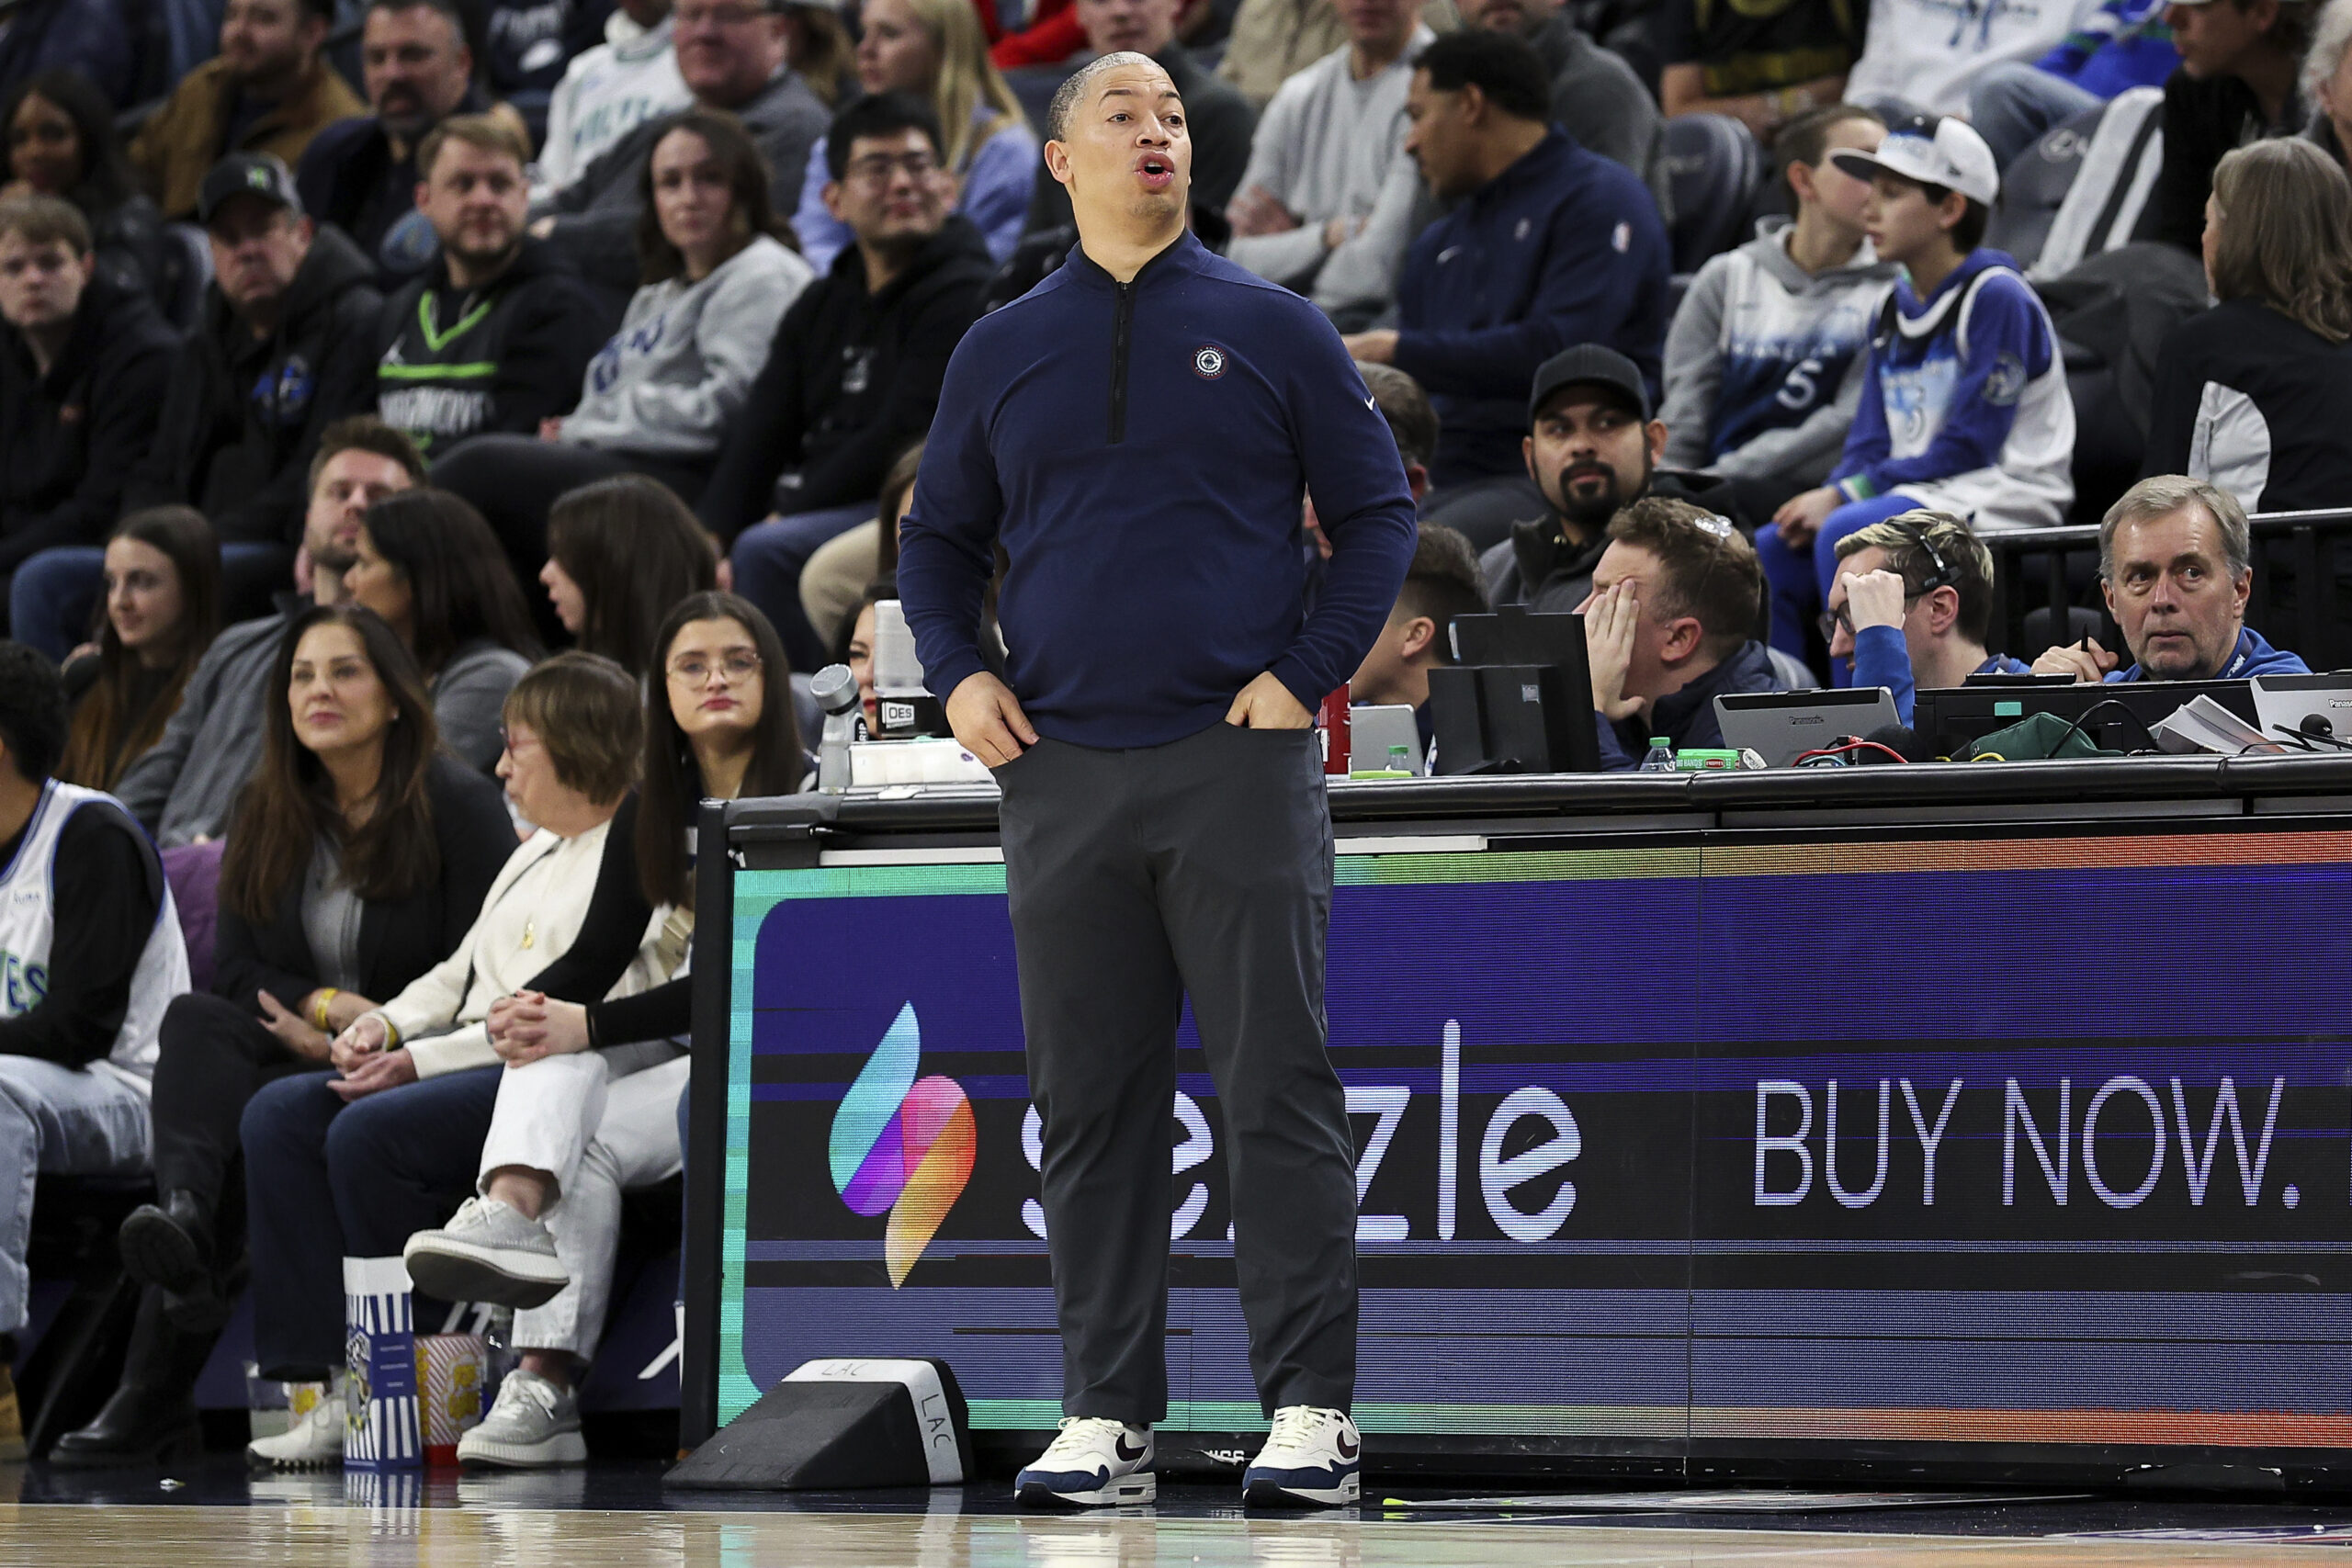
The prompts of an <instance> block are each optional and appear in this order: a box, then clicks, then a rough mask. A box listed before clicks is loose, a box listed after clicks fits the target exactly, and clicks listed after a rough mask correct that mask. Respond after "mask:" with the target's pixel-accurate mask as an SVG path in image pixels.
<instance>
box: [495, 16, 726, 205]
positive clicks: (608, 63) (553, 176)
mask: <svg viewBox="0 0 2352 1568" xmlns="http://www.w3.org/2000/svg"><path fill="white" fill-rule="evenodd" d="M670 29H671V17H670V0H623V3H622V4H620V5H618V6H615V7H614V8H613V14H612V15H611V16H609V17H605V41H604V42H602V43H600V44H598V45H596V46H595V47H594V49H587V50H582V51H581V52H580V53H578V54H575V55H573V56H572V57H571V62H570V63H569V64H567V65H566V66H565V67H564V70H563V80H562V81H560V82H559V83H557V84H556V88H555V91H554V93H553V94H552V95H551V96H549V97H548V122H547V133H546V134H545V135H544V136H543V137H541V138H540V140H539V161H538V164H537V168H536V169H535V170H534V171H533V173H534V175H535V177H536V183H535V185H534V186H533V187H532V191H531V198H532V200H533V201H534V202H535V203H538V204H541V205H548V204H551V203H552V201H553V200H554V197H555V195H556V193H557V192H558V191H562V190H567V189H569V188H571V183H572V182H573V181H574V180H576V179H578V178H579V177H580V176H581V175H582V174H583V173H584V172H586V170H587V167H588V165H589V164H593V163H594V162H595V161H596V158H597V156H598V155H599V154H601V153H602V152H604V151H605V149H606V148H608V147H610V146H612V144H613V143H614V142H616V141H619V140H620V139H621V138H622V137H624V136H627V135H628V133H629V132H630V131H632V130H636V129H637V128H638V127H639V126H640V125H642V124H644V123H645V122H646V121H647V120H650V119H659V118H661V117H662V116H663V115H667V114H675V113H677V111H678V110H680V109H682V108H684V107H686V106H687V105H688V104H690V103H692V102H694V94H693V93H691V92H689V91H688V90H687V88H686V79H685V78H684V76H681V75H680V74H678V51H676V50H675V49H674V48H673V47H672V42H671V30H670Z"/></svg>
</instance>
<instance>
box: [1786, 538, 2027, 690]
mask: <svg viewBox="0 0 2352 1568" xmlns="http://www.w3.org/2000/svg"><path fill="white" fill-rule="evenodd" d="M1992 626H1993V552H1992V551H1990V550H1988V549H1986V548H1985V546H1984V542H1983V541H1982V540H1980V539H1978V538H1977V536H1976V535H1975V533H1974V531H1973V530H1972V529H1971V528H1970V527H1969V526H1968V525H1967V524H1966V523H1963V522H1962V521H1961V520H1960V519H1959V518H1957V517H1954V516H1953V515H1951V513H1948V512H1929V511H1926V510H1921V511H1918V512H1906V513H1903V514H1902V515H1901V516H1900V517H1890V518H1889V519H1887V520H1886V521H1885V522H1883V523H1873V524H1871V525H1870V526H1869V527H1867V528H1864V529H1861V530H1860V531H1859V532H1856V533H1852V534H1849V535H1847V536H1845V537H1844V538H1843V539H1840V540H1838V575H1837V577H1836V578H1835V579H1833V580H1832V581H1831V582H1830V584H1829V609H1828V611H1827V613H1826V614H1825V615H1823V616H1822V617H1821V635H1822V637H1823V639H1824V640H1826V642H1827V643H1828V644H1829V657H1830V658H1831V659H1832V660H1840V659H1850V660H1853V664H1854V684H1855V685H1857V686H1883V687H1885V688H1886V689H1887V691H1888V693H1889V694H1891V695H1893V697H1894V712H1895V716H1897V717H1899V718H1900V719H1902V720H1903V722H1904V723H1905V724H1908V723H1910V722H1911V708H1912V701H1913V698H1914V695H1915V694H1916V693H1917V689H1918V688H1919V687H1921V686H1925V687H1928V689H1930V690H1935V689H1938V688H1941V687H1946V686H1957V685H1959V684H1960V683H1961V682H1962V681H1964V680H1966V679H1967V678H1968V677H1969V676H1971V675H1977V674H1997V675H2022V674H2025V673H2026V672H2027V671H2026V667H2025V666H2024V665H2022V664H2020V663H2018V661H2017V660H2014V659H2011V658H2010V657H2009V656H2008V655H2007V654H2006V653H1987V652H1986V651H1985V637H1987V635H1989V634H1990V632H1991V630H1992Z"/></svg>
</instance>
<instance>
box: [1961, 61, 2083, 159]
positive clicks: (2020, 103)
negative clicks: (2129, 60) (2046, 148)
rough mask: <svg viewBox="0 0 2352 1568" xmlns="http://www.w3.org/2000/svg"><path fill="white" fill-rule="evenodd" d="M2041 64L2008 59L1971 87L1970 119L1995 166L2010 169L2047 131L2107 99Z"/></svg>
mask: <svg viewBox="0 0 2352 1568" xmlns="http://www.w3.org/2000/svg"><path fill="white" fill-rule="evenodd" d="M2105 101H2106V100H2104V99H2102V98H2101V97H2100V96H2098V94H2096V93H2086V92H2085V91H2084V90H2083V89H2082V88H2080V87H2077V86H2075V85H2074V84H2073V83H2072V82H2069V81H2066V80H2064V78H2063V77H2058V76H2052V74H2051V73H2049V72H2047V71H2044V70H2042V69H2041V67H2040V66H2038V65H2030V64H2028V63H2026V62H2023V61H2019V60H2010V61H2004V62H2002V63H2000V64H1998V65H1990V66H1987V67H1985V70H1984V72H1983V73H1981V74H1980V75H1978V77H1977V78H1976V85H1974V86H1973V87H1972V88H1970V89H1969V94H1968V121H1969V123H1970V124H1971V125H1973V126H1974V127H1975V128H1976V134H1977V135H1979V136H1982V137H1983V138H1984V139H1985V146H1987V147H1990V148H1991V149H1992V150H1993V165H1994V167H1996V168H2000V169H2006V168H2007V167H2008V166H2009V165H2010V164H2012V163H2014V162H2016V161H2017V160H2018V157H2020V156H2021V155H2023V153H2024V152H2025V150H2026V149H2027V148H2029V147H2030V146H2032V145H2033V144H2034V143H2035V142H2036V141H2040V140H2041V136H2042V134H2043V133H2044V132H2045V131H2049V130H2055V129H2057V128H2058V127H2059V126H2062V125H2064V124H2065V123H2066V122H2067V121H2068V120H2070V119H2072V118H2075V116H2076V115H2078V114H2080V113H2082V112H2083V111H2084V110H2085V109H2095V108H2097V107H2098V106H2099V105H2100V104H2101V103H2103V102H2105Z"/></svg>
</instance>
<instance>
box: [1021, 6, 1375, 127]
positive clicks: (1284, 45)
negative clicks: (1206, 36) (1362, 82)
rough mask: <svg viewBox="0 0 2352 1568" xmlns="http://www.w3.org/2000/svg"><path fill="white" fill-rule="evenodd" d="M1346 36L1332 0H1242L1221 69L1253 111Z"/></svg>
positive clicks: (1222, 74) (1236, 8)
mask: <svg viewBox="0 0 2352 1568" xmlns="http://www.w3.org/2000/svg"><path fill="white" fill-rule="evenodd" d="M1347 41H1348V33H1347V27H1346V25H1345V24H1344V23H1342V22H1341V21H1340V12H1339V7H1338V6H1334V5H1333V4H1332V3H1331V0H1241V4H1240V5H1239V6H1237V7H1235V9H1234V12H1233V30H1232V32H1231V33H1230V34H1229V35H1228V36H1227V39H1226V44H1225V58H1224V59H1223V60H1222V61H1220V62H1218V64H1217V68H1216V73H1217V75H1218V76H1219V77H1220V78H1221V79H1223V80H1225V81H1227V82H1230V83H1232V84H1233V85H1235V86H1236V87H1238V88H1239V89H1240V90H1241V96H1242V98H1243V99H1244V100H1245V101H1246V102H1247V103H1248V104H1249V105H1250V109H1251V111H1252V112H1253V113H1254V112H1258V111H1261V110H1263V109H1264V108H1265V107H1266V106H1267V105H1268V104H1269V103H1271V102H1272V101H1273V96H1274V95H1275V94H1276V93H1277V92H1279V91H1281V90H1282V85H1283V83H1285V82H1287V81H1289V80H1290V79H1291V78H1292V77H1294V76H1295V75H1297V74H1298V73H1300V72H1302V71H1304V70H1306V68H1307V67H1308V66H1310V65H1312V64H1314V63H1315V62H1317V61H1318V60H1321V59H1323V58H1325V57H1326V56H1328V55H1329V54H1330V52H1331V51H1333V50H1335V49H1338V48H1340V46H1341V45H1343V44H1345V43H1346V42H1347ZM999 48H1000V50H1001V48H1002V46H1001V45H1000V46H999ZM998 63H999V64H1002V63H1003V62H1002V60H1001V59H1000V60H999V62H998ZM1007 68H1008V69H1010V67H1007Z"/></svg>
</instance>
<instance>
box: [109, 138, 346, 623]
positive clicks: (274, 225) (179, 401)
mask: <svg viewBox="0 0 2352 1568" xmlns="http://www.w3.org/2000/svg"><path fill="white" fill-rule="evenodd" d="M198 211H199V212H200V214H201V215H202V218H203V221H204V227H205V229H206V231H207V232H209V234H210V236H211V240H212V263H213V274H214V276H213V283H212V287H211V288H210V290H209V292H208V296H207V299H206V300H205V307H204V320H203V321H202V322H201V323H199V324H198V328H197V330H196V332H195V333H194V334H193V335H192V336H190V338H189V339H188V342H187V347H186V348H185V349H184V350H183V351H182V352H181V355H180V359H179V363H178V364H177V365H176V366H175V367H174V370H173V373H172V384H171V390H170V391H169V392H168V393H167V394H166V396H165V399H164V412H163V420H162V423H161V425H160V426H159V427H158V429H157V431H156V434H155V446H154V450H153V453H152V454H151V455H150V456H149V457H148V459H147V461H146V462H145V463H144V464H142V465H141V467H140V468H139V470H138V471H137V472H136V473H134V474H133V475H132V476H131V479H130V486H129V489H128V491H127V492H126V493H125V495H124V497H123V501H124V504H125V505H126V506H130V507H143V506H164V505H169V504H172V503H175V502H177V503H181V504H185V505H188V506H193V507H196V508H197V509H198V511H200V512H202V513H204V514H205V515H206V516H207V517H209V518H210V519H211V520H212V527H213V531H214V532H215V533H216V534H218V535H219V536H220V566H221V571H222V576H223V587H224V592H225V593H226V595H227V597H226V601H225V603H224V604H223V611H224V616H223V618H224V619H236V618H239V617H243V616H247V615H261V614H266V613H267V611H268V608H269V598H270V595H271V594H272V593H273V592H276V591H277V588H278V587H279V585H280V584H282V583H283V582H285V581H286V574H287V571H288V568H289V567H290V566H291V565H292V564H293V559H294V548H295V546H296V544H297V543H298V542H299V541H300V537H301V527H302V513H303V512H304V510H305V508H306V506H307V505H308V502H309V484H310V481H309V476H310V469H311V454H312V453H313V452H315V451H317V450H318V445H319V434H320V433H321V432H322V431H323V430H325V429H326V427H327V426H328V425H330V424H333V423H334V422H335V421H336V420H339V419H342V418H344V417H345V415H348V414H355V413H365V412H371V411H372V410H373V409H374V407H375V402H376V385H375V371H376V355H377V349H378V343H379V339H378V336H377V324H378V322H379V321H380V320H381V318H382V313H383V307H384V299H383V296H382V295H380V294H379V293H377V292H376V287H375V281H374V279H375V273H374V269H373V268H371V267H370V266H369V265H368V258H367V257H366V256H363V255H361V254H359V250H358V247H356V246H355V245H354V244H353V243H351V242H350V241H349V240H346V239H345V238H344V237H343V235H342V233H341V232H340V231H336V230H334V229H332V228H314V227H313V226H312V224H311V220H309V219H308V218H306V217H304V216H303V213H302V207H301V203H300V200H298V199H297V197H295V194H294V183H293V179H292V177H291V176H290V175H288V173H287V171H286V165H285V164H281V163H279V162H278V161H277V159H276V158H273V157H270V156H269V155H268V154H266V153H257V152H240V153H237V154H236V155H234V156H232V157H229V158H224V159H222V160H221V161H220V164H218V165H217V166H216V167H215V168H214V169H213V171H212V173H211V174H209V175H206V176H205V181H204V191H203V195H202V197H201V198H200V199H199V202H198Z"/></svg>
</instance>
